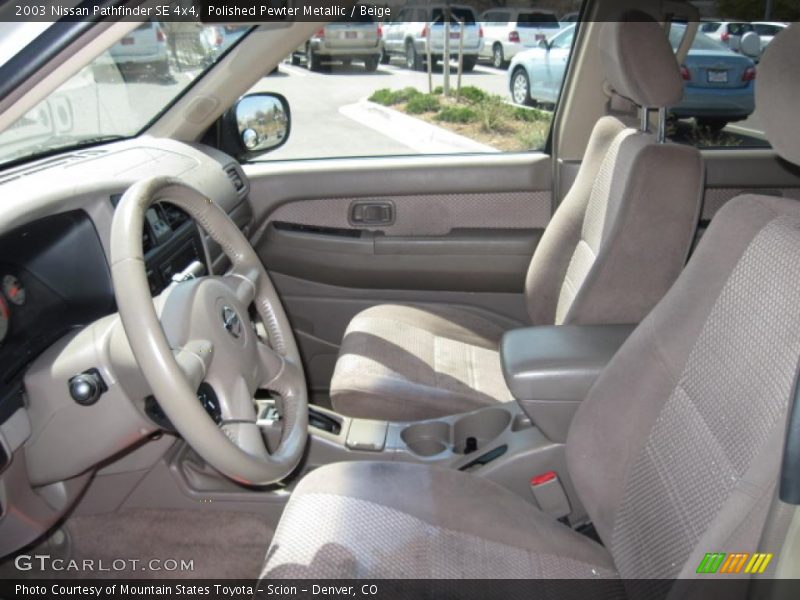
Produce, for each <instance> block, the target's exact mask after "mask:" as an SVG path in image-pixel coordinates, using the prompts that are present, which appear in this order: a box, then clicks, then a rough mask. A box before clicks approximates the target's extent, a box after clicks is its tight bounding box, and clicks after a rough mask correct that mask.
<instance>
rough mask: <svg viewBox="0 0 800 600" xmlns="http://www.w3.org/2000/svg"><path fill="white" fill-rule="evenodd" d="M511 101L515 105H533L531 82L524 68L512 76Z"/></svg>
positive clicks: (517, 70)
mask: <svg viewBox="0 0 800 600" xmlns="http://www.w3.org/2000/svg"><path fill="white" fill-rule="evenodd" d="M511 99H512V100H513V101H514V104H523V105H525V106H532V105H533V101H532V100H531V82H530V80H529V79H528V74H527V73H526V72H525V69H524V68H522V67H518V68H517V69H516V70H515V71H514V74H513V75H512V76H511Z"/></svg>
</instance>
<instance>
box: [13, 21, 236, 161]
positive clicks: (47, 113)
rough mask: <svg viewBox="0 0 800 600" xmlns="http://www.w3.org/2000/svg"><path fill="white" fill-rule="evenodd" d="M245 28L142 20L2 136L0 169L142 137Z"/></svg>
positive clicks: (234, 41)
mask: <svg viewBox="0 0 800 600" xmlns="http://www.w3.org/2000/svg"><path fill="white" fill-rule="evenodd" d="M248 30H249V27H246V26H244V27H243V26H217V25H214V26H203V25H199V24H195V23H159V22H147V23H143V24H142V25H140V26H139V27H137V28H136V29H134V30H133V31H131V32H130V33H129V34H128V35H126V36H125V37H124V38H122V39H121V40H120V41H119V42H117V43H116V44H115V45H114V46H112V47H111V48H109V49H108V50H107V51H106V52H104V53H103V54H102V55H100V56H99V57H97V58H96V59H95V60H94V61H93V62H92V63H91V64H89V65H88V66H86V67H85V68H84V69H82V70H81V71H80V72H78V73H77V74H75V75H74V76H73V77H71V78H70V79H68V80H67V81H66V82H64V83H63V84H62V85H61V86H59V87H58V89H56V90H55V91H54V92H53V93H51V94H50V95H49V96H48V97H47V98H46V99H45V100H43V101H42V102H40V103H39V104H37V105H36V106H35V107H34V108H33V109H32V110H30V111H28V113H27V114H25V115H24V116H23V117H21V118H20V119H18V120H17V121H16V122H15V123H14V124H12V125H11V126H10V127H9V128H8V129H6V130H5V131H3V132H2V133H0V164H7V163H11V162H17V161H23V160H29V159H34V158H37V157H40V156H45V155H48V154H50V153H52V152H56V151H63V150H69V149H72V148H81V147H86V146H91V145H93V144H97V143H101V142H104V141H111V140H116V139H124V138H129V137H134V136H136V135H138V134H140V133H141V132H142V131H143V130H144V129H145V128H146V127H147V126H148V125H149V124H150V123H151V122H152V121H153V120H154V119H155V118H156V117H158V115H160V114H161V113H162V112H163V111H164V110H165V109H166V108H167V107H168V106H170V105H171V104H172V103H173V102H175V100H177V99H178V98H179V97H180V96H181V95H183V93H184V92H186V90H188V89H189V87H190V86H191V85H192V83H193V82H194V81H195V80H197V79H198V78H199V77H200V76H202V75H203V73H205V72H206V71H207V70H208V69H209V68H211V67H212V66H213V65H214V64H215V63H216V62H217V61H218V60H219V59H220V57H222V56H223V55H224V54H225V52H226V51H227V50H228V49H229V48H230V47H231V46H232V45H233V44H234V43H236V42H237V41H238V40H239V39H240V38H241V37H242V36H243V35H244V33H245V32H246V31H248Z"/></svg>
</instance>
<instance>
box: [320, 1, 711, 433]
mask: <svg viewBox="0 0 800 600" xmlns="http://www.w3.org/2000/svg"><path fill="white" fill-rule="evenodd" d="M601 27H602V29H601V32H600V40H599V51H600V54H601V58H602V61H603V64H604V68H605V75H606V79H607V81H608V83H609V84H610V85H611V87H612V88H613V90H614V92H615V93H616V94H618V95H619V96H621V97H623V98H625V99H627V100H629V101H631V102H633V103H635V104H636V105H638V106H639V107H640V108H641V115H642V119H641V122H642V124H641V127H640V128H639V129H633V128H628V127H626V126H625V124H624V123H623V122H622V121H620V120H619V119H617V118H616V117H612V116H607V117H603V118H601V119H600V120H599V121H598V122H597V124H596V125H595V127H594V130H593V132H592V135H591V138H590V140H589V144H588V147H587V149H586V153H585V155H584V158H583V161H582V164H581V167H580V171H579V173H578V175H577V178H576V180H575V183H574V184H573V185H572V188H571V189H570V191H569V193H568V194H567V196H566V197H565V198H564V201H563V202H562V203H561V205H560V206H559V207H558V209H557V210H556V212H555V214H554V215H553V218H552V220H551V222H550V224H549V225H548V227H547V229H546V231H545V232H544V235H543V237H542V239H541V241H540V243H539V245H538V247H537V248H536V251H535V253H534V255H533V259H532V260H531V263H530V267H529V269H528V274H527V278H526V281H525V298H526V303H527V308H528V314H529V316H530V323H531V324H532V325H553V324H556V325H560V324H607V323H638V322H639V321H641V320H642V319H643V318H644V317H645V315H647V313H648V312H649V311H650V309H651V308H653V306H655V304H656V303H657V302H658V301H659V300H660V299H661V297H662V296H663V295H664V293H665V292H666V291H667V290H668V289H669V288H670V286H671V285H672V283H673V282H674V281H675V279H676V278H677V277H678V274H679V273H680V272H681V270H682V268H683V266H684V264H685V262H686V258H687V255H688V252H689V248H690V245H691V242H692V239H693V236H694V233H695V228H696V224H697V218H698V213H699V207H700V197H701V192H702V188H703V182H702V179H703V169H702V162H701V158H700V154H699V152H698V151H697V150H696V149H695V148H692V147H689V146H679V145H676V144H672V143H666V142H665V139H664V120H665V113H666V107H669V106H672V105H675V104H677V103H678V102H679V101H680V99H681V97H682V95H683V81H682V78H681V75H680V69H679V66H678V63H677V61H676V59H675V55H674V53H673V50H672V48H671V46H670V44H669V42H668V40H667V36H666V33H665V31H664V29H663V28H662V27H661V26H660V25H659V24H658V23H657V22H656V21H654V20H652V19H651V18H650V17H649V16H648V15H646V14H645V13H642V12H638V11H631V12H629V13H627V14H626V16H625V18H624V19H623V20H621V21H615V22H609V23H604V24H603V25H602V26H601ZM650 110H658V111H659V116H660V119H659V121H660V124H659V131H658V133H657V134H655V135H654V134H652V133H650V132H649V131H648V126H647V122H648V114H649V111H650ZM503 333H504V331H503V328H501V327H500V326H498V325H496V324H495V323H493V322H491V321H489V320H487V319H485V318H483V317H481V316H478V315H477V314H475V313H473V312H470V311H468V310H465V309H461V308H455V307H445V306H423V305H417V306H409V305H380V306H374V307H371V308H369V309H367V310H365V311H363V312H361V313H360V314H358V315H356V317H354V318H353V320H352V321H351V322H350V324H349V326H348V328H347V331H346V333H345V336H344V340H343V342H342V347H341V350H340V354H339V358H338V361H337V363H336V368H335V371H334V374H333V379H332V381H331V402H332V405H333V408H334V409H335V410H337V411H339V412H340V413H343V414H345V415H349V416H353V417H362V418H372V419H385V420H390V421H411V420H419V419H426V418H434V417H439V416H443V415H448V414H455V413H459V412H467V411H470V410H475V409H478V408H481V407H484V406H488V405H492V404H495V403H498V402H508V401H510V400H512V397H511V393H510V392H509V390H508V388H507V387H506V385H505V382H504V379H503V375H502V372H501V368H500V357H499V353H498V344H499V341H500V338H501V336H502V335H503Z"/></svg>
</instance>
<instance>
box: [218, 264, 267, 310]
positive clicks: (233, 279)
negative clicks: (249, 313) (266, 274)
mask: <svg viewBox="0 0 800 600" xmlns="http://www.w3.org/2000/svg"><path fill="white" fill-rule="evenodd" d="M258 279H259V270H258V269H257V268H252V269H234V270H232V271H231V272H230V273H228V274H227V275H226V276H225V277H223V281H224V282H225V283H226V284H227V285H228V286H229V287H230V288H231V289H232V290H233V293H234V294H235V295H236V298H237V300H239V302H241V303H242V304H243V305H244V306H250V305H251V304H252V303H253V301H254V300H255V299H256V293H257V290H258Z"/></svg>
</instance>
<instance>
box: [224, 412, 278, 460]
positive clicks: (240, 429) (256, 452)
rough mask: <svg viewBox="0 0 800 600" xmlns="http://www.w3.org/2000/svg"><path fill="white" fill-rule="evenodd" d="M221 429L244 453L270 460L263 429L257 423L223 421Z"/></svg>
mask: <svg viewBox="0 0 800 600" xmlns="http://www.w3.org/2000/svg"><path fill="white" fill-rule="evenodd" d="M220 429H222V432H223V433H224V434H225V435H226V436H227V437H228V439H229V440H230V441H231V442H233V444H234V445H235V446H236V447H238V448H239V449H240V450H242V451H243V452H245V453H247V454H249V455H250V456H253V457H255V458H257V459H260V460H269V451H268V450H267V445H266V444H265V443H264V438H263V435H262V433H261V429H260V428H259V427H258V425H256V424H255V423H244V422H241V421H232V422H225V421H223V422H222V424H221V425H220Z"/></svg>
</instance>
